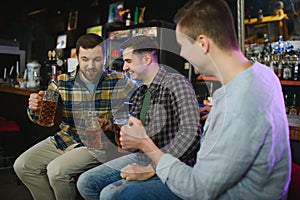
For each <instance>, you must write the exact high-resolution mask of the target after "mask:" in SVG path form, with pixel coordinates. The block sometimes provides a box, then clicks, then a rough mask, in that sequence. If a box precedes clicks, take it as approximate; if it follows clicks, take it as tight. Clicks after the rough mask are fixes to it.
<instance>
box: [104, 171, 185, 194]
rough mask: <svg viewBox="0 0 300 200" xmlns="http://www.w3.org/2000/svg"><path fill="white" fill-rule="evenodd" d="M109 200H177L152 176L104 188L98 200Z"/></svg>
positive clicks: (166, 187) (123, 181) (121, 181)
mask: <svg viewBox="0 0 300 200" xmlns="http://www.w3.org/2000/svg"><path fill="white" fill-rule="evenodd" d="M102 197H103V200H104V199H107V200H108V199H110V200H179V199H180V198H179V197H178V196H176V195H175V194H174V193H173V192H172V191H171V190H170V189H169V188H168V186H167V185H165V184H163V183H162V182H161V180H160V179H159V178H158V177H157V176H154V177H152V178H151V179H148V180H147V181H126V180H124V179H123V180H120V181H117V182H115V183H112V184H110V185H108V186H106V187H105V188H104V189H103V191H102V192H101V196H100V199H101V200H102Z"/></svg>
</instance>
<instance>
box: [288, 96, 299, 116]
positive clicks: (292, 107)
mask: <svg viewBox="0 0 300 200" xmlns="http://www.w3.org/2000/svg"><path fill="white" fill-rule="evenodd" d="M289 114H290V115H297V114H298V110H297V107H296V94H294V96H293V104H292V106H291V107H290V111H289Z"/></svg>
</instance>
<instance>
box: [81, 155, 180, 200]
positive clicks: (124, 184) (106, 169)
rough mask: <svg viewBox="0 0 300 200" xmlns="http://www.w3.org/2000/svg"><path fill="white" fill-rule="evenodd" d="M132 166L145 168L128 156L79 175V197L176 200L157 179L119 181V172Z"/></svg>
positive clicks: (87, 199) (134, 156)
mask: <svg viewBox="0 0 300 200" xmlns="http://www.w3.org/2000/svg"><path fill="white" fill-rule="evenodd" d="M132 163H138V164H140V165H145V163H141V162H138V159H137V154H129V155H126V156H123V157H120V158H117V159H114V160H112V161H109V162H107V163H104V164H102V165H99V166H97V167H95V168H92V169H90V170H88V171H86V172H84V173H82V174H81V175H80V177H79V178H78V181H77V188H78V191H79V193H80V194H81V196H82V197H83V198H84V199H86V200H99V199H101V200H105V199H109V200H113V199H127V198H128V199H132V198H136V199H166V196H167V197H168V198H167V199H179V198H178V197H177V196H176V195H175V194H173V193H172V192H171V191H170V189H169V188H168V187H167V186H166V185H164V184H163V183H162V182H161V181H160V179H159V178H158V177H156V176H155V177H153V178H151V179H149V180H147V181H126V180H124V179H122V178H121V176H120V170H121V169H122V168H123V167H125V166H127V165H128V164H132ZM140 188H146V190H145V189H140ZM150 191H151V192H150ZM128 195H129V196H128ZM156 195H157V196H156Z"/></svg>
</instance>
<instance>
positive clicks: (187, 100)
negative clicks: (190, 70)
mask: <svg viewBox="0 0 300 200" xmlns="http://www.w3.org/2000/svg"><path fill="white" fill-rule="evenodd" d="M146 90H147V87H146V86H145V85H143V86H142V87H140V88H139V90H138V91H137V95H135V96H134V97H133V107H132V110H131V112H132V113H134V115H135V116H136V117H138V116H139V115H140V111H141V108H142V104H143V99H144V96H145V93H146ZM148 90H149V91H150V92H151V101H150V106H149V109H148V111H147V113H146V119H145V124H144V126H145V129H146V131H147V133H148V135H149V137H150V138H151V139H152V140H153V141H154V143H155V144H156V145H157V146H158V147H159V148H161V150H162V151H163V152H165V153H170V154H172V155H173V156H175V157H177V158H179V159H180V160H181V161H183V162H185V163H186V164H188V165H190V166H193V165H194V164H195V162H196V154H197V151H198V150H199V147H200V135H201V125H200V115H199V111H198V107H197V105H198V102H197V98H196V95H195V91H194V89H193V86H192V84H191V83H190V81H189V80H188V79H186V78H185V77H184V76H183V75H180V74H175V73H167V72H166V70H165V69H163V68H161V69H160V70H159V72H158V73H157V75H156V76H155V78H154V80H153V81H152V83H151V85H150V87H149V88H148ZM139 158H140V159H142V160H144V161H145V162H149V163H151V164H152V165H153V163H152V162H151V161H150V159H149V158H147V156H146V155H145V154H143V153H141V152H140V155H139Z"/></svg>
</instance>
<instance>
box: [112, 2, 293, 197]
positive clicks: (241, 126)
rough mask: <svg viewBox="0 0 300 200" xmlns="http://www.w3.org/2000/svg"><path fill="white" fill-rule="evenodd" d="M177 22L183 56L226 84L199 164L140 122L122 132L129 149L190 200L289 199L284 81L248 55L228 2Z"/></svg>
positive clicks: (217, 96) (150, 193)
mask: <svg viewBox="0 0 300 200" xmlns="http://www.w3.org/2000/svg"><path fill="white" fill-rule="evenodd" d="M175 19H176V20H175V21H176V22H177V26H176V38H177V41H178V43H179V44H180V46H181V55H182V56H183V57H184V58H186V59H187V60H188V61H190V62H191V63H192V64H193V66H194V67H195V68H197V69H198V70H199V71H200V72H202V73H205V74H211V75H214V76H215V77H216V78H217V79H218V80H219V81H220V83H221V84H222V86H221V88H219V89H218V90H216V91H215V92H214V94H213V99H214V105H213V107H212V109H211V111H210V113H209V115H208V118H207V120H206V122H205V125H204V131H203V136H202V137H201V147H200V150H199V151H198V154H197V162H196V164H195V165H194V166H193V167H191V166H188V165H186V164H184V163H183V162H181V161H180V160H178V159H177V158H176V157H174V156H172V155H170V154H168V153H164V152H163V151H161V150H160V149H159V147H157V146H156V145H155V144H154V143H153V142H152V140H151V139H149V137H148V135H147V130H145V129H144V127H143V125H142V123H141V122H140V121H139V120H138V119H136V118H134V117H131V118H130V119H129V125H128V126H123V127H122V129H121V138H120V141H121V145H122V146H123V148H125V149H126V148H128V149H140V150H142V151H143V152H144V153H145V154H146V155H148V156H149V157H150V158H151V159H152V160H153V161H154V162H155V164H156V168H155V170H156V174H157V176H158V177H159V178H160V180H161V181H162V183H163V185H167V186H168V188H169V189H170V190H171V191H172V192H173V193H174V194H176V195H177V196H178V197H180V198H182V199H286V197H287V193H288V186H289V182H290V174H291V152H290V143H289V127H288V122H287V116H286V114H285V106H284V100H283V95H282V88H281V85H280V82H279V80H278V78H277V77H276V75H275V74H274V72H273V71H272V70H271V69H269V68H268V67H267V66H265V65H262V64H260V63H258V62H252V61H250V60H248V59H247V58H246V57H245V56H244V54H243V53H242V51H241V50H240V48H239V45H238V42H237V39H236V34H235V31H234V24H233V19H232V15H231V12H230V9H229V7H228V5H227V3H226V2H225V1H224V0H191V1H189V2H188V3H187V4H186V5H185V6H184V7H183V8H181V10H180V11H178V13H177V15H176V16H175ZM134 167H135V166H134V165H129V166H127V167H126V168H123V169H122V170H121V177H123V178H124V179H130V178H131V177H132V176H135V174H134V173H133V171H132V169H133V168H134ZM162 190H163V189H162V187H161V185H159V184H157V185H149V184H145V183H144V182H140V184H139V185H134V186H129V187H127V188H126V189H124V190H122V191H119V196H118V199H164V198H165V197H166V195H164V194H168V193H169V191H168V190H167V189H166V190H165V192H164V191H162ZM157 194H159V195H157Z"/></svg>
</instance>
